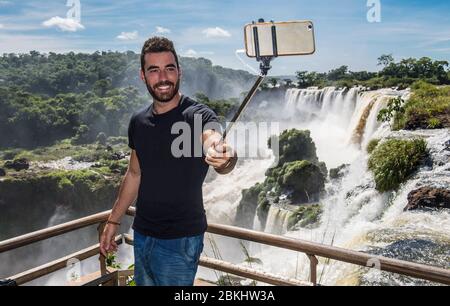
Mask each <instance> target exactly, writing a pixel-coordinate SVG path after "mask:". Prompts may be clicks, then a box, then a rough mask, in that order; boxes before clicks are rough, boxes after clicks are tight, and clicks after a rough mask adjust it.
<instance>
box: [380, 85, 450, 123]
mask: <svg viewBox="0 0 450 306" xmlns="http://www.w3.org/2000/svg"><path fill="white" fill-rule="evenodd" d="M412 89H413V94H412V96H411V98H410V99H409V100H408V101H406V102H405V101H403V100H401V99H399V98H398V99H392V100H391V101H390V102H389V103H388V105H387V108H384V109H382V110H381V111H380V113H379V115H378V120H379V121H386V122H391V119H392V118H393V119H394V120H393V126H392V128H393V129H394V130H400V129H406V130H415V129H439V128H447V127H450V87H449V86H444V87H437V86H434V85H432V84H429V83H426V82H423V81H419V82H416V83H414V84H413V86H412Z"/></svg>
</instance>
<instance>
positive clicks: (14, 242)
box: [0, 207, 450, 286]
mask: <svg viewBox="0 0 450 306" xmlns="http://www.w3.org/2000/svg"><path fill="white" fill-rule="evenodd" d="M110 212H111V211H105V212H102V213H98V214H95V215H91V216H88V217H85V218H81V219H78V220H74V221H70V222H67V223H64V224H60V225H57V226H53V227H50V228H47V229H43V230H40V231H36V232H32V233H29V234H26V235H23V236H19V237H15V238H12V239H8V240H4V241H1V242H0V253H4V252H7V251H11V250H14V249H17V248H19V247H22V246H26V245H29V244H32V243H35V242H38V241H42V240H45V239H48V238H51V237H55V236H59V235H62V234H64V233H68V232H71V231H74V230H77V229H81V228H84V227H87V226H91V225H94V224H100V225H99V227H98V231H99V235H100V234H101V232H102V231H103V226H104V223H105V222H106V220H107V218H108V216H109V214H110ZM135 213H136V211H135V209H134V208H133V207H132V208H130V209H128V211H127V215H129V216H134V215H135ZM207 231H208V232H209V233H211V234H217V235H222V236H227V237H232V238H236V239H242V240H247V241H252V242H257V243H261V244H265V245H270V246H274V247H279V248H283V249H288V250H292V251H296V252H301V253H304V254H306V255H307V256H308V258H309V260H310V279H309V281H308V282H307V281H302V280H297V279H288V278H284V277H281V276H277V275H273V274H269V273H265V272H261V271H256V270H252V269H249V268H246V267H241V266H237V265H234V264H231V263H227V262H224V261H221V260H218V259H213V258H208V257H203V256H202V257H201V258H200V262H199V264H200V266H203V267H206V268H209V269H214V270H219V271H222V272H226V273H230V274H234V275H238V276H241V277H245V278H249V279H253V280H257V281H261V282H265V283H268V284H272V285H294V286H310V285H317V265H318V259H317V257H322V258H327V259H333V260H337V261H340V262H345V263H349V264H355V265H359V266H362V267H367V268H376V269H379V270H382V271H386V272H392V273H398V274H401V275H406V276H411V277H414V278H419V279H424V280H429V281H433V282H437V283H442V284H446V285H450V270H449V269H444V268H439V267H434V266H429V265H423V264H417V263H413V262H408V261H403V260H397V259H392V258H386V257H382V256H375V255H371V254H366V253H363V252H357V251H352V250H347V249H344V248H339V247H334V246H328V245H323V244H319V243H314V242H309V241H304V240H299V239H294V238H288V237H284V236H277V235H272V234H268V233H263V232H257V231H253V230H248V229H243V228H238V227H234V226H229V225H220V224H210V225H209V226H208V230H207ZM116 242H117V243H118V244H122V243H126V244H130V245H132V244H133V239H132V237H130V236H129V235H126V234H123V235H118V236H117V237H116ZM99 254H100V247H99V244H96V245H94V246H91V247H89V248H87V249H84V250H81V251H79V252H77V253H73V254H70V255H68V256H65V257H63V258H60V259H58V260H55V261H52V262H50V263H47V264H45V265H42V266H40V267H37V268H34V269H31V270H28V271H25V272H22V273H20V274H17V275H14V276H10V277H8V279H11V280H14V281H16V283H17V284H18V285H22V284H25V283H27V282H30V281H32V280H35V279H37V278H40V277H42V276H45V275H48V274H50V273H53V272H55V271H57V270H60V269H63V268H65V267H66V263H67V261H68V260H69V259H72V258H76V259H78V260H80V261H81V260H84V259H87V258H90V257H92V256H95V255H99ZM99 259H100V271H101V277H99V278H98V279H96V280H94V281H91V282H89V283H88V284H89V285H99V284H110V285H111V284H115V285H123V275H125V276H127V275H130V273H131V272H130V271H114V272H108V270H107V269H106V264H105V258H104V257H103V256H102V255H101V254H100V257H99ZM373 263H376V265H375V267H374V266H372V265H373ZM108 273H109V274H111V275H108ZM120 280H122V281H120Z"/></svg>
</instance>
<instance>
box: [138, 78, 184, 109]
mask: <svg viewBox="0 0 450 306" xmlns="http://www.w3.org/2000/svg"><path fill="white" fill-rule="evenodd" d="M145 85H146V86H147V90H148V92H149V93H150V94H151V95H152V97H153V99H155V100H157V101H158V102H162V103H167V102H169V101H171V100H172V99H173V97H175V95H176V94H177V93H178V90H179V89H180V79H179V78H178V80H177V83H176V84H173V83H172V82H170V81H163V82H159V83H158V84H156V85H155V86H153V88H155V89H153V88H152V87H151V86H150V85H148V83H147V79H146V80H145ZM158 86H170V87H171V90H169V91H168V92H167V93H163V94H158V93H157V92H156V88H157V87H158Z"/></svg>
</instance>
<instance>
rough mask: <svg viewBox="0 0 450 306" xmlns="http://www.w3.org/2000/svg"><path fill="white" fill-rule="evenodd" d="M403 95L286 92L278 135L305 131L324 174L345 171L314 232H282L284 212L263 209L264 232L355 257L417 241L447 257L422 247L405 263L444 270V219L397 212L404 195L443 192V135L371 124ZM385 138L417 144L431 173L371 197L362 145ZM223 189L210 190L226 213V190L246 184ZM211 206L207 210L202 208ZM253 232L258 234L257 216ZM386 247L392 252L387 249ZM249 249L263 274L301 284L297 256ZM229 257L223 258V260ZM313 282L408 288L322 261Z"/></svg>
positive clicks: (330, 185)
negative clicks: (422, 145) (427, 155)
mask: <svg viewBox="0 0 450 306" xmlns="http://www.w3.org/2000/svg"><path fill="white" fill-rule="evenodd" d="M409 94H410V93H409V91H408V90H406V91H393V90H387V89H383V90H377V91H361V90H360V89H358V88H352V89H349V90H346V89H336V88H333V87H328V88H324V89H317V88H309V89H290V90H288V91H287V92H286V98H285V104H284V106H283V107H284V109H283V111H281V112H279V113H280V114H279V120H280V124H281V128H282V129H283V130H284V129H290V128H297V129H309V130H310V131H311V136H312V138H313V140H314V142H315V144H316V147H317V155H318V157H319V159H320V160H322V161H325V163H326V164H327V166H328V168H329V169H330V168H333V167H337V166H339V165H341V164H343V163H346V164H349V165H350V166H349V167H348V171H347V174H346V175H345V176H344V177H343V178H342V179H341V180H340V181H337V182H336V181H330V182H327V184H326V186H325V190H326V195H325V196H323V197H322V198H321V200H320V203H321V204H322V206H323V213H322V215H321V219H320V222H319V225H318V227H315V228H300V229H296V230H294V231H287V220H288V218H289V212H288V211H285V210H283V209H281V208H278V207H270V209H269V212H268V217H267V221H266V224H265V231H266V232H269V233H274V234H279V235H284V236H287V237H292V238H297V239H303V240H308V241H314V242H318V243H322V244H328V245H335V246H339V247H344V248H348V249H354V250H360V251H370V250H373V249H374V248H380V249H382V250H384V249H385V248H387V247H388V246H389V247H390V248H396V247H398V246H397V245H396V243H399V246H401V245H402V244H401V243H400V242H404V241H406V242H405V243H409V241H413V242H414V243H416V241H415V240H414V239H418V238H420V239H422V240H423V241H425V242H421V241H422V240H420V241H419V243H423V244H424V245H427V246H429V245H430V244H431V245H436V246H437V249H439V250H440V249H443V250H447V251H446V253H445V252H444V253H443V254H440V253H439V254H438V253H437V252H438V251H436V250H435V249H430V247H428V248H425V249H423V250H422V249H421V250H420V252H419V255H417V256H418V257H414V258H412V259H411V260H414V261H421V262H426V263H430V264H434V265H441V266H442V265H444V266H445V265H446V264H445V263H446V262H447V264H448V262H449V261H450V254H449V253H448V249H450V248H449V246H450V239H449V237H448V233H449V232H450V213H448V212H447V211H439V212H433V213H430V212H421V211H414V212H403V208H404V207H405V206H406V204H407V195H408V193H409V192H410V191H412V190H414V189H417V188H419V187H421V186H424V185H426V186H432V187H444V188H449V186H450V173H449V171H450V167H449V160H450V151H448V150H447V149H445V146H444V143H445V142H447V141H449V140H450V136H449V135H450V133H449V130H448V129H446V130H430V131H414V132H406V131H399V132H392V131H391V130H390V128H389V124H387V123H380V122H378V121H377V115H378V113H379V111H380V110H381V109H382V108H383V107H385V106H386V105H387V103H388V101H389V100H390V99H391V98H393V97H403V98H407V97H408V95H409ZM272 118H273V117H272ZM392 137H394V138H402V139H412V138H415V137H422V138H425V139H426V141H427V144H428V148H429V149H430V151H431V154H432V159H433V162H434V165H433V167H431V168H430V167H426V166H424V167H422V168H421V169H420V171H419V172H418V173H417V174H416V175H415V176H414V177H413V178H411V179H410V180H409V181H408V182H406V183H405V184H403V185H402V186H401V187H400V188H399V190H398V191H397V192H394V193H379V192H378V191H377V190H376V189H375V182H374V180H373V177H372V174H371V173H370V172H369V170H368V169H367V160H368V154H367V152H366V145H367V143H368V142H369V141H370V140H371V139H373V138H380V139H386V138H392ZM254 166H255V164H252V163H246V164H244V165H242V167H243V168H244V169H242V168H241V169H240V170H239V171H240V172H239V173H240V174H242V175H244V176H247V175H249V181H252V182H256V181H259V182H261V181H263V180H264V170H265V169H259V170H257V169H255V168H254ZM259 166H261V165H259ZM240 174H239V175H240ZM229 182H230V184H232V185H233V186H227V187H220V188H219V187H218V185H216V188H218V190H222V188H223V189H224V192H223V194H222V196H223V197H222V198H221V200H225V201H228V202H233V204H231V205H230V207H229V209H230V212H229V213H231V211H232V210H233V207H235V205H236V201H237V202H238V201H239V197H240V196H238V195H237V193H236V194H235V195H233V194H234V192H231V193H230V192H228V191H226V190H232V189H233V190H234V189H237V190H239V191H240V190H242V185H243V182H246V180H245V179H241V178H238V177H236V176H233V177H230V180H229ZM250 185H251V184H248V185H246V186H250ZM216 188H213V187H212V186H211V189H210V191H211V192H212V191H213V190H214V192H215V191H216ZM228 198H229V199H232V201H229V200H228ZM234 200H236V201H234ZM213 205H214V204H212V203H211V205H210V207H212V206H213ZM211 215H215V214H211V213H209V216H211ZM253 228H254V229H255V230H261V229H262V228H263V225H262V224H260V221H259V219H258V217H257V216H256V217H255V219H254V222H253ZM392 244H393V245H394V246H391V245H392ZM249 249H250V250H251V252H252V256H254V257H257V258H260V259H261V260H262V262H263V269H264V270H265V271H268V272H272V273H275V274H280V275H283V276H285V277H296V278H298V279H302V280H306V279H308V276H309V259H308V258H307V256H305V255H304V254H299V253H295V252H291V251H288V250H283V249H279V248H273V247H268V246H264V245H260V244H253V243H252V244H250V247H249ZM387 250H390V249H389V248H388V249H387ZM430 250H431V251H430ZM230 253H231V252H230ZM382 254H383V253H382ZM232 258H233V257H232V256H231V257H230V258H227V259H232ZM237 262H240V261H239V260H237ZM318 278H319V281H320V282H321V283H323V284H340V285H345V284H347V285H348V284H350V285H357V284H361V282H362V283H364V284H371V283H384V284H400V285H404V284H410V283H411V280H410V279H409V280H408V279H407V278H406V279H405V278H402V277H398V276H395V275H394V276H392V275H391V274H390V275H388V276H387V274H386V275H384V274H383V273H381V272H379V271H373V270H372V271H370V272H367V271H366V270H363V269H361V268H359V267H358V266H355V265H351V264H345V263H340V262H336V261H327V260H320V261H319V266H318ZM414 283H417V282H414Z"/></svg>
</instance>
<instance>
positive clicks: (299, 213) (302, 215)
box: [288, 204, 322, 230]
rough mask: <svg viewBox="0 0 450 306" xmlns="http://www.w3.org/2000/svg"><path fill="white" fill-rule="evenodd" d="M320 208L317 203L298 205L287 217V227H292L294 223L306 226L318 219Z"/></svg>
mask: <svg viewBox="0 0 450 306" xmlns="http://www.w3.org/2000/svg"><path fill="white" fill-rule="evenodd" d="M321 213H322V208H321V206H320V205H319V204H313V205H305V206H300V207H299V208H297V210H295V211H294V212H293V213H292V215H290V216H289V219H288V229H289V230H291V229H294V228H295V226H296V225H298V226H300V227H306V226H308V225H313V224H315V223H317V222H318V221H319V217H320V215H321Z"/></svg>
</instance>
